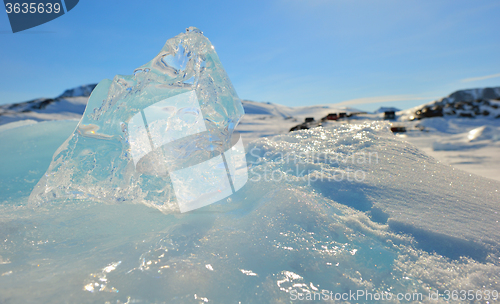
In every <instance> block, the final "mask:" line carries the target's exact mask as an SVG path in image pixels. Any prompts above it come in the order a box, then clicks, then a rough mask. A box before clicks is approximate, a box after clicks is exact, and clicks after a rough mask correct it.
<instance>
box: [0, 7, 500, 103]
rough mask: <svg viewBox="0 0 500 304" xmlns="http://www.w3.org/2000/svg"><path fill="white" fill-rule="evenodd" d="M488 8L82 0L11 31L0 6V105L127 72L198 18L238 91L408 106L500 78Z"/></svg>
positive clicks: (498, 10)
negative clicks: (54, 15) (60, 12)
mask: <svg viewBox="0 0 500 304" xmlns="http://www.w3.org/2000/svg"><path fill="white" fill-rule="evenodd" d="M498 16H500V1H497V0H495V1H487V0H485V1H463V0H453V1H444V0H443V1H422V0H418V1H411V0H408V1H401V0H398V1H372V0H369V1H359V0H348V1H347V0H334V1H326V0H307V1H305V0H267V1H234V0H233V1H211V0H204V1H170V0H161V1H148V0H144V1H123V0H120V1H118V0H106V1H97V0H87V1H86V0H81V1H80V3H79V4H78V5H77V6H76V7H75V8H74V9H73V10H72V11H70V12H68V13H67V14H65V15H64V16H61V17H60V18H57V19H55V20H53V21H51V22H48V23H46V24H43V25H41V26H38V27H36V28H33V29H30V30H27V31H24V32H20V33H16V34H12V32H11V29H10V25H9V23H8V18H7V14H6V13H0V67H1V69H2V73H0V104H2V103H12V102H20V101H26V100H29V99H33V98H37V97H55V96H57V95H59V94H61V93H62V91H63V90H65V89H67V88H72V87H75V86H79V85H82V84H87V83H96V82H99V81H100V80H102V79H104V78H112V77H113V76H114V75H115V74H131V73H132V72H133V70H134V69H135V68H136V67H138V66H140V65H142V64H144V63H146V62H148V61H149V60H151V59H152V58H153V57H154V56H155V55H156V54H157V53H158V52H159V50H160V49H161V47H162V46H163V44H164V43H165V41H166V40H167V39H169V38H171V37H173V36H175V35H177V34H178V33H180V32H183V31H184V30H185V28H186V27H189V26H196V27H198V28H199V29H201V30H202V31H203V32H204V34H205V35H206V36H207V37H208V38H209V39H210V40H211V41H212V43H213V44H214V46H215V48H216V51H217V53H218V54H219V57H220V59H221V61H222V63H223V65H224V67H225V69H226V71H227V73H228V74H229V77H230V78H231V80H232V82H233V84H234V86H235V88H236V90H237V92H238V95H239V96H240V97H241V98H243V99H251V100H256V101H270V102H273V103H279V104H284V105H289V106H301V105H314V104H336V103H340V104H342V105H348V106H352V107H356V108H359V109H364V110H369V111H370V110H374V109H376V108H378V107H380V106H396V107H399V108H409V107H412V106H416V105H418V104H422V103H425V102H428V101H431V100H433V99H435V98H438V97H442V96H445V95H448V94H450V93H452V92H453V91H455V90H458V89H465V88H475V87H487V86H500V34H499V32H498V31H499V30H498V29H500V18H499V17H498Z"/></svg>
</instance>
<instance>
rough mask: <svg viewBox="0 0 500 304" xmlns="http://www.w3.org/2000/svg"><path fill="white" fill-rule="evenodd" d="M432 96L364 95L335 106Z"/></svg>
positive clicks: (423, 98) (424, 98) (420, 98)
mask: <svg viewBox="0 0 500 304" xmlns="http://www.w3.org/2000/svg"><path fill="white" fill-rule="evenodd" d="M432 99H435V98H433V97H420V96H415V95H389V96H376V97H364V98H356V99H350V100H346V101H342V102H340V103H337V104H335V105H336V106H350V105H357V104H368V103H380V102H391V101H410V100H432Z"/></svg>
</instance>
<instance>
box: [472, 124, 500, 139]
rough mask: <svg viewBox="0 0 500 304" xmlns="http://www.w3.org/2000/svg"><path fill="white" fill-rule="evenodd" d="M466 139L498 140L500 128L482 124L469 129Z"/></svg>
mask: <svg viewBox="0 0 500 304" xmlns="http://www.w3.org/2000/svg"><path fill="white" fill-rule="evenodd" d="M467 139H468V140H469V141H470V142H473V141H480V140H491V141H498V140H499V139H500V130H499V129H497V128H494V127H492V126H482V127H479V128H475V129H472V130H470V131H469V133H468V135H467Z"/></svg>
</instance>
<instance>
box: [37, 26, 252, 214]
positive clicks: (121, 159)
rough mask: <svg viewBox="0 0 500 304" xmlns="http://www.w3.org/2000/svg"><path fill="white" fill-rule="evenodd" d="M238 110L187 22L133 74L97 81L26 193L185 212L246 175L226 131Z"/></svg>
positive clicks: (239, 150)
mask: <svg viewBox="0 0 500 304" xmlns="http://www.w3.org/2000/svg"><path fill="white" fill-rule="evenodd" d="M243 114H244V110H243V106H242V104H241V101H240V99H239V98H238V96H237V94H236V92H235V90H234V88H233V86H232V84H231V82H230V80H229V78H228V76H227V74H226V72H225V71H224V68H223V67H222V64H221V63H220V61H219V58H218V56H217V54H216V52H215V50H214V47H213V46H212V44H211V43H210V41H209V40H208V39H207V38H206V37H205V36H203V33H202V32H201V31H200V30H198V29H196V28H193V27H191V28H188V29H187V30H186V32H185V33H181V34H179V35H177V36H176V37H174V38H172V39H169V40H168V41H167V43H166V44H165V46H164V47H163V48H162V50H161V51H160V53H159V54H158V55H157V56H156V57H155V58H154V59H153V60H151V61H150V62H148V63H146V64H145V65H143V66H141V67H139V68H138V69H136V70H135V71H134V74H133V75H127V76H124V75H117V76H115V78H114V79H113V80H109V79H106V80H103V81H101V82H100V83H99V84H98V85H97V87H96V88H95V89H94V91H93V92H92V95H91V96H90V99H89V101H88V104H87V108H86V109H85V113H84V115H83V117H82V119H81V121H80V123H79V124H78V126H77V128H76V130H75V131H74V133H73V134H72V135H71V136H70V137H69V138H68V139H67V140H66V142H65V143H64V144H63V145H62V146H61V147H60V148H59V149H58V150H57V151H56V153H55V154H54V157H53V160H52V163H51V165H50V167H49V169H48V171H47V173H46V174H45V176H44V177H43V178H42V179H41V180H40V181H39V183H38V184H37V186H36V187H35V189H34V190H33V192H32V194H31V196H30V202H31V203H32V204H35V205H38V204H41V203H44V202H47V201H50V200H53V199H60V198H84V199H94V200H99V201H108V202H123V201H134V202H142V203H146V204H148V205H151V206H154V207H157V208H159V209H160V210H162V211H164V212H171V211H175V210H179V209H180V211H181V212H184V211H189V210H193V209H196V208H199V207H202V206H204V205H207V204H209V203H212V202H215V201H217V200H220V199H222V198H224V197H226V196H228V195H230V194H231V193H232V192H234V191H237V190H238V189H239V188H241V187H242V186H243V184H244V183H245V182H246V180H247V172H246V162H245V156H244V154H245V152H244V148H243V144H242V141H241V139H239V138H235V137H234V136H233V131H234V128H235V127H236V125H237V124H238V122H239V121H240V119H241V117H242V116H243Z"/></svg>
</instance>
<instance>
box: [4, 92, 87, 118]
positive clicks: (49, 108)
mask: <svg viewBox="0 0 500 304" xmlns="http://www.w3.org/2000/svg"><path fill="white" fill-rule="evenodd" d="M95 87H96V84H88V85H83V86H80V87H77V88H73V89H69V90H66V91H64V93H62V94H61V95H59V96H58V97H56V98H38V99H34V100H30V101H26V102H21V103H14V104H6V105H0V125H2V124H6V123H9V122H14V121H19V120H27V119H29V120H35V121H43V120H60V119H78V118H80V116H81V115H82V114H83V112H84V111H85V107H86V106H87V101H88V98H89V96H90V93H92V90H93V89H94V88H95Z"/></svg>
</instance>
